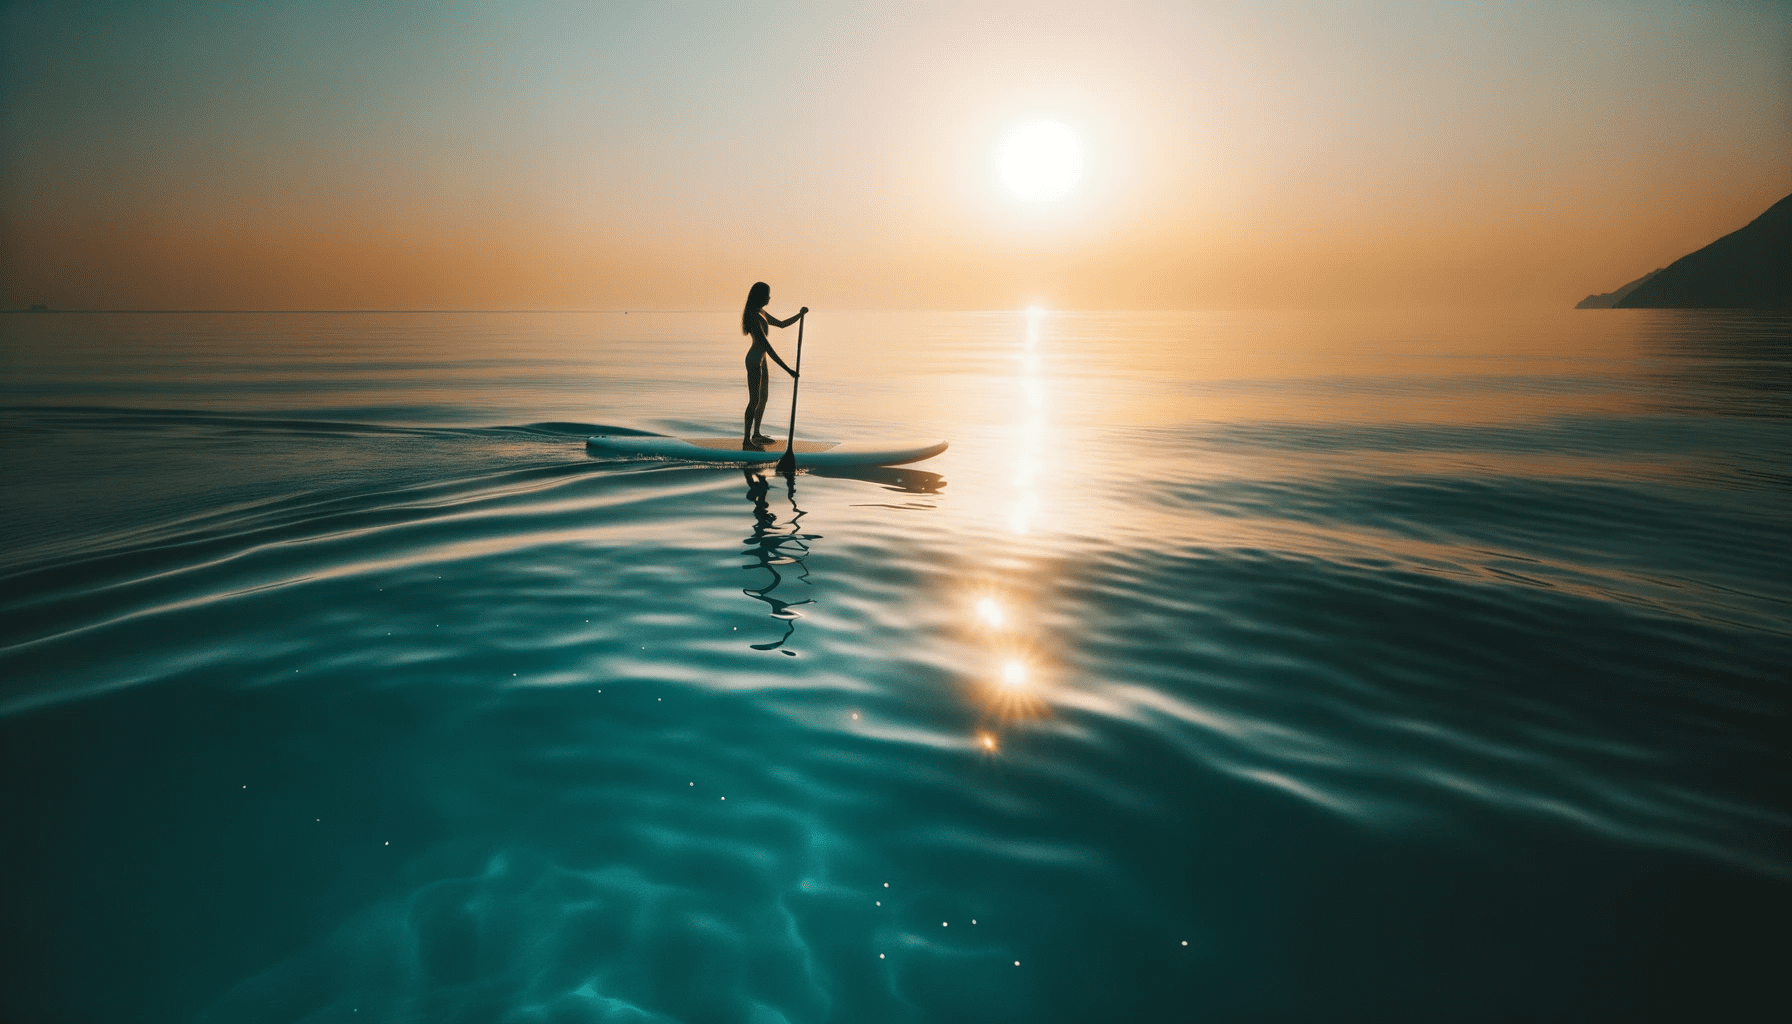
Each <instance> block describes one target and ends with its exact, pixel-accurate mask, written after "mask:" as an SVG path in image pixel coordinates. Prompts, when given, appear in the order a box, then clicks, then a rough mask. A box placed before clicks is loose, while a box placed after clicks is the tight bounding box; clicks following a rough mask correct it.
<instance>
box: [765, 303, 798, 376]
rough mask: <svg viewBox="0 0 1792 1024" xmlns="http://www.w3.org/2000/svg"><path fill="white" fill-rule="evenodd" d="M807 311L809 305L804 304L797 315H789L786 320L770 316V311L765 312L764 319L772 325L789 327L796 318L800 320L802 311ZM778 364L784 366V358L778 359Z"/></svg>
mask: <svg viewBox="0 0 1792 1024" xmlns="http://www.w3.org/2000/svg"><path fill="white" fill-rule="evenodd" d="M807 312H809V307H808V306H804V307H803V309H802V312H800V313H798V314H797V315H795V316H793V317H791V318H790V319H788V320H780V319H778V318H777V317H775V316H772V315H771V314H770V313H767V314H765V320H766V322H767V323H769V324H771V325H772V326H773V327H789V326H790V325H791V324H794V323H796V322H797V321H798V320H801V319H802V318H803V313H807ZM778 365H779V366H784V360H782V359H779V360H778ZM784 368H785V369H786V370H788V369H790V367H788V366H784Z"/></svg>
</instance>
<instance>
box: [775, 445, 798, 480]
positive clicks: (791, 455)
mask: <svg viewBox="0 0 1792 1024" xmlns="http://www.w3.org/2000/svg"><path fill="white" fill-rule="evenodd" d="M778 472H780V473H783V474H784V475H785V476H789V475H791V474H793V473H795V472H796V446H795V445H792V446H790V447H788V448H786V449H784V456H783V457H782V458H780V459H779V460H778Z"/></svg>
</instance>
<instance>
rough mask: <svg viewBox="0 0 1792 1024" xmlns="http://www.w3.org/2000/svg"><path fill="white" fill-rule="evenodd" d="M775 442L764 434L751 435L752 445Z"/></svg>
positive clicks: (774, 439)
mask: <svg viewBox="0 0 1792 1024" xmlns="http://www.w3.org/2000/svg"><path fill="white" fill-rule="evenodd" d="M776 440H777V438H772V437H766V436H765V435H764V434H754V435H753V443H754V444H771V443H773V442H774V441H776Z"/></svg>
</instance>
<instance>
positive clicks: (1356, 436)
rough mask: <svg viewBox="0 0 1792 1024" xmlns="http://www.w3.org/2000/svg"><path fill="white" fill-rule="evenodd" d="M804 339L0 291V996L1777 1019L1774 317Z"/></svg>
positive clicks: (293, 1007)
mask: <svg viewBox="0 0 1792 1024" xmlns="http://www.w3.org/2000/svg"><path fill="white" fill-rule="evenodd" d="M779 312H782V313H786V314H787V313H789V312H791V310H779ZM801 330H802V332H803V337H802V338H801V341H800V345H801V349H802V352H801V360H802V363H801V366H802V378H801V383H800V390H799V393H798V394H797V398H796V404H795V431H796V435H797V436H798V437H807V438H819V439H836V440H841V441H881V440H893V439H904V438H914V439H919V440H935V439H944V440H947V441H949V442H950V445H951V447H950V448H949V449H948V450H947V451H946V452H945V453H944V454H942V455H940V456H938V457H936V458H933V459H930V460H927V461H925V462H921V463H917V464H914V465H909V466H902V467H892V468H867V469H859V470H842V469H824V468H816V469H813V470H811V469H807V468H803V467H801V466H800V465H799V468H798V472H797V473H796V474H794V475H793V476H779V475H777V474H775V473H769V472H768V473H761V472H755V471H752V470H743V469H742V468H740V467H739V466H727V465H704V464H690V463H681V462H670V461H655V460H651V459H639V458H628V457H619V456H614V455H596V454H593V453H591V452H589V451H588V450H587V448H586V446H585V438H586V437H587V436H588V435H591V434H594V433H599V432H605V433H612V434H615V433H628V432H631V431H632V432H641V433H662V434H679V435H709V436H729V435H732V434H736V433H738V431H739V430H740V427H741V414H742V409H743V406H744V405H745V399H746V388H745V386H744V381H743V379H742V378H743V370H742V362H741V360H742V356H743V355H744V352H745V350H746V347H747V345H746V342H747V339H745V338H744V337H743V336H742V335H741V333H740V330H739V313H738V311H735V310H729V309H724V310H713V311H683V312H667V311H647V310H626V311H624V310H611V311H600V312H422V313H418V312H346V313H313V312H294V313H284V312H257V313H232V312H163V313H56V312H47V313H41V312H40V313H11V314H6V315H4V316H0V360H3V362H0V373H3V377H0V424H3V430H0V480H3V481H4V482H3V485H0V486H3V490H0V494H3V499H0V517H3V518H0V522H3V523H4V530H3V533H0V1020H4V1021H6V1022H9V1024H37V1022H64V1021H67V1022H96V1024H97V1022H115V1021H130V1022H135V1024H162V1022H196V1024H223V1022H306V1024H322V1022H366V1024H376V1022H417V1024H423V1022H432V1024H433V1022H441V1024H459V1022H466V1024H476V1022H477V1024H484V1022H498V1024H575V1022H629V1024H649V1022H651V1024H670V1022H689V1024H708V1022H719V1024H798V1022H934V1021H939V1022H966V1024H971V1022H975V1024H988V1022H1110V1021H1111V1022H1121V1024H1129V1022H1158V1021H1202V1022H1229V1021H1291V1022H1293V1021H1299V1022H1331V1021H1375V1022H1384V1021H1421V1022H1428V1021H1440V1022H1456V1021H1487V1022H1509V1021H1519V1020H1524V1021H1544V1020H1549V1021H1557V1020H1559V1021H1577V1022H1580V1021H1637V1020H1683V1021H1688V1020H1710V1021H1744V1020H1786V1019H1792V997H1789V995H1788V992H1789V991H1792V990H1788V988H1787V986H1786V984H1785V981H1786V970H1787V965H1788V964H1789V963H1792V945H1789V939H1788V936H1789V935H1792V931H1789V930H1788V927H1787V922H1788V921H1792V804H1789V801H1788V795H1789V793H1788V790H1789V787H1792V772H1789V771H1788V767H1789V766H1788V754H1789V752H1792V730H1788V696H1789V695H1788V682H1789V677H1792V671H1789V669H1788V666H1789V665H1792V316H1788V315H1785V314H1767V313H1744V312H1724V311H1661V310H1654V311H1652V310H1589V311H1576V310H1559V311H1558V310H1470V311H1464V310H1456V309H1440V310H1352V311H1321V312H1313V311H1302V312H1264V311H1236V312H1194V313H1098V312H1066V311H1056V310H1049V309H1031V310H1008V311H988V312H938V311H933V312H927V311H922V312H842V311H828V310H825V309H818V310H816V311H815V312H813V313H811V314H810V315H809V316H808V318H807V319H806V321H804V323H803V326H802V328H801ZM775 333H776V337H775V338H774V339H773V343H774V345H775V346H776V347H777V348H778V350H779V351H780V353H781V354H782V355H784V357H785V358H786V360H787V361H791V362H793V363H794V361H795V360H796V358H797V353H798V345H799V339H798V329H797V328H796V327H792V328H790V329H787V330H784V331H781V332H775ZM790 415H791V383H790V379H789V378H788V377H786V376H784V375H783V374H782V373H781V372H780V371H778V370H777V369H776V367H774V368H773V383H772V394H771V402H770V411H769V412H768V414H767V416H766V423H765V427H766V431H767V432H768V433H772V434H776V435H779V436H782V435H783V434H784V433H785V432H786V430H788V429H789V426H788V420H789V417H790Z"/></svg>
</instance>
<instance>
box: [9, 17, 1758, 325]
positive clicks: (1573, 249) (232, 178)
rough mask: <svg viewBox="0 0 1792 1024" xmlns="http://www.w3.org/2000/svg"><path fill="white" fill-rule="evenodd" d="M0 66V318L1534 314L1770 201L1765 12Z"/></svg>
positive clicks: (28, 60) (545, 23)
mask: <svg viewBox="0 0 1792 1024" xmlns="http://www.w3.org/2000/svg"><path fill="white" fill-rule="evenodd" d="M0 61H3V63H0V307H5V308H20V307H23V306H26V305H29V304H32V303H44V304H47V305H50V306H52V307H55V308H95V309H369V308H372V309H627V308H635V309H648V308H658V309H725V308H732V307H735V306H738V305H739V304H740V303H741V301H742V300H743V299H744V296H745V293H746V290H747V286H748V285H750V284H751V283H752V282H753V281H755V280H765V281H767V282H770V283H771V284H772V286H773V296H774V301H773V303H772V307H771V308H772V309H773V310H774V311H778V310H779V309H781V308H782V307H785V306H794V305H795V304H797V303H802V304H806V305H809V306H813V307H816V308H824V307H827V306H833V307H836V308H859V309H896V308H911V309H1010V308H1019V307H1024V306H1028V305H1043V306H1047V307H1050V308H1065V309H1216V308H1218V309H1231V308H1324V307H1338V306H1347V307H1348V306H1399V305H1446V306H1449V305H1460V306H1465V307H1466V306H1489V305H1502V306H1523V305H1537V306H1571V305H1572V304H1573V303H1574V302H1575V301H1577V300H1579V299H1580V298H1581V297H1583V296H1584V295H1586V294H1588V293H1591V292H1601V291H1609V290H1611V289H1613V288H1615V287H1617V286H1619V285H1621V284H1624V283H1625V282H1627V281H1629V280H1631V279H1633V278H1635V277H1638V276H1640V275H1641V274H1643V273H1645V272H1647V271H1649V270H1652V269H1654V268H1656V267H1659V266H1663V265H1665V264H1667V263H1669V262H1671V261H1672V260H1674V259H1676V258H1678V257H1679V256H1682V255H1684V254H1685V253H1687V252H1690V251H1692V250H1693V249H1696V248H1698V247H1700V246H1702V245H1704V244H1706V243H1707V242H1710V241H1711V240H1713V239H1715V238H1717V237H1718V236H1720V235H1722V234H1724V233H1727V232H1729V231H1733V230H1735V229H1737V228H1739V227H1741V226H1742V225H1743V224H1745V223H1747V222H1748V221H1749V220H1751V219H1753V218H1754V217H1755V216H1757V215H1758V214H1760V213H1761V212H1762V211H1764V210H1765V209H1766V208H1767V207H1768V206H1769V205H1771V204H1772V203H1773V202H1774V201H1775V200H1777V199H1779V198H1781V197H1782V196H1784V195H1786V194H1788V193H1792V4H1787V3H1784V2H1773V0H1713V2H1709V3H1667V2H1654V0H1576V2H1574V3H1561V2H1560V0H1547V2H1519V0H1510V2H1499V0H1482V2H1475V3H1470V2H1462V0H1432V2H1416V0H1414V2H1360V3H1347V2H1329V0H1321V2H1308V3H1294V2H1275V0H1252V2H1249V3H1197V2H1184V3H1162V4H1159V3H1137V4H1129V3H1101V4H1096V3H1087V4H1060V3H1049V2H1031V3H943V4H926V3H831V4H828V3H815V4H796V3H792V4H773V3H765V4H749V3H709V4H673V3H667V4H626V3H526V2H519V3H502V4H500V3H404V4H399V3H390V4H385V3H378V4H376V3H368V4H347V3H304V2H296V3H280V4H260V3H240V2H239V3H216V4H211V3H184V4H157V3H142V2H134V3H123V4H90V3H64V2H55V3H51V2H25V3H16V2H15V3H10V4H6V5H5V6H3V7H0ZM1039 121H1049V122H1053V123H1056V124H1059V125H1061V126H1063V127H1064V128H1065V129H1067V130H1068V131H1069V133H1070V134H1071V136H1073V137H1074V138H1075V140H1076V141H1077V143H1078V145H1079V146H1080V154H1081V173H1080V176H1079V177H1078V178H1077V179H1076V181H1075V183H1074V185H1072V186H1071V187H1070V188H1069V189H1068V191H1066V192H1064V193H1063V194H1061V195H1056V196H1051V197H1046V198H1038V197H1032V198H1028V197H1023V196H1020V195H1017V194H1016V193H1015V192H1014V191H1013V190H1012V189H1011V188H1009V187H1008V185H1007V184H1006V183H1005V182H1004V180H1003V178H1002V176H1001V174H1000V172H999V164H1000V153H1001V147H1002V145H1003V143H1004V140H1005V139H1007V138H1008V137H1009V136H1010V134H1011V133H1012V132H1014V131H1015V130H1016V129H1017V128H1019V127H1020V126H1023V125H1026V124H1029V123H1035V122H1039Z"/></svg>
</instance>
